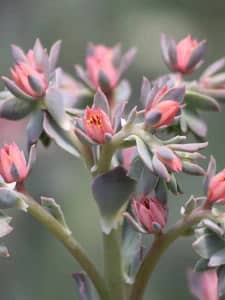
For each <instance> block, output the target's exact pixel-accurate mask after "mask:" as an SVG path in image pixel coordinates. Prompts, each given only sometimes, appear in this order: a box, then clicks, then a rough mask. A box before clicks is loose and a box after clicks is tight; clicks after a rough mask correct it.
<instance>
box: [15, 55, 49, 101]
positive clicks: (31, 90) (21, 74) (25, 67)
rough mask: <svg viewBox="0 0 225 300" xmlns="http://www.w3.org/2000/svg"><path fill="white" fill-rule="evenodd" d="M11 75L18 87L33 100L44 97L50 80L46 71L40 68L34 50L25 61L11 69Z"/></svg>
mask: <svg viewBox="0 0 225 300" xmlns="http://www.w3.org/2000/svg"><path fill="white" fill-rule="evenodd" d="M10 71H11V75H12V78H13V80H14V82H15V83H16V84H17V86H18V87H19V88H20V89H21V90H22V91H23V92H25V93H26V94H28V95H30V96H31V97H33V98H40V97H42V96H43V95H44V93H45V91H46V89H47V87H48V80H47V77H46V74H45V73H44V70H42V69H41V68H40V67H38V64H37V62H36V60H35V57H34V52H33V50H29V51H28V53H27V55H26V60H25V61H20V62H17V64H15V65H14V67H13V68H11V70H10Z"/></svg>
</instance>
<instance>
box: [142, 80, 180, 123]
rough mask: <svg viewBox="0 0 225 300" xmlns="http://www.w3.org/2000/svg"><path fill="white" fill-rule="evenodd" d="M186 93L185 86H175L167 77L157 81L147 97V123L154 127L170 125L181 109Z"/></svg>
mask: <svg viewBox="0 0 225 300" xmlns="http://www.w3.org/2000/svg"><path fill="white" fill-rule="evenodd" d="M184 93H185V88H184V87H176V85H175V86H174V85H173V84H172V83H171V80H168V79H167V78H164V79H161V80H160V81H156V82H155V83H154V85H153V87H152V89H151V90H150V91H149V92H148V94H147V98H146V103H145V106H146V107H145V120H146V124H150V125H151V127H152V128H158V127H161V126H165V125H170V124H171V123H172V122H173V120H174V117H175V116H176V115H177V113H178V111H179V110H180V107H181V104H180V103H179V102H180V101H181V100H183V97H184Z"/></svg>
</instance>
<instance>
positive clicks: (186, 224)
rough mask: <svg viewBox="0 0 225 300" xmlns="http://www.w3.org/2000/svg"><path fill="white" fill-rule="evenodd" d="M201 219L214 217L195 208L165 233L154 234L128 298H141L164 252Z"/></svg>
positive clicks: (136, 299) (139, 299)
mask: <svg viewBox="0 0 225 300" xmlns="http://www.w3.org/2000/svg"><path fill="white" fill-rule="evenodd" d="M203 219H214V218H213V216H212V214H211V213H210V211H209V210H200V209H196V210H195V211H194V212H193V213H192V214H191V215H189V216H186V217H184V218H182V219H181V220H179V221H178V222H177V223H176V224H175V225H174V226H173V227H172V228H171V229H169V230H168V231H167V232H166V233H165V234H158V235H156V236H155V239H154V242H153V244H152V246H151V248H150V250H149V251H148V253H147V254H146V256H145V258H144V260H143V261H142V264H141V266H140V269H139V271H138V273H137V276H136V280H135V283H134V285H133V288H132V290H131V296H130V300H141V299H142V298H143V295H144V291H145V288H146V286H147V283H148V281H149V279H150V277H151V275H152V273H153V271H154V269H155V267H156V266H157V264H158V262H159V260H160V258H161V256H162V255H163V254H164V252H165V251H166V250H167V249H168V248H169V247H170V246H171V245H172V244H173V242H175V241H176V240H177V239H178V238H179V237H180V236H182V234H184V233H185V231H186V230H188V229H189V228H191V227H192V226H193V225H195V224H197V223H199V222H200V221H201V220H203Z"/></svg>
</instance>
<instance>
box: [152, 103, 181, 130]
mask: <svg viewBox="0 0 225 300" xmlns="http://www.w3.org/2000/svg"><path fill="white" fill-rule="evenodd" d="M179 109H180V104H179V103H178V102H177V101H174V100H166V101H162V102H160V103H158V104H156V105H155V107H154V110H156V111H159V112H160V113H161V118H160V119H159V121H158V122H157V123H155V124H154V125H152V128H158V127H161V126H165V125H170V124H171V123H172V122H173V120H174V117H175V116H176V115H177V113H178V111H179ZM150 111H151V110H150Z"/></svg>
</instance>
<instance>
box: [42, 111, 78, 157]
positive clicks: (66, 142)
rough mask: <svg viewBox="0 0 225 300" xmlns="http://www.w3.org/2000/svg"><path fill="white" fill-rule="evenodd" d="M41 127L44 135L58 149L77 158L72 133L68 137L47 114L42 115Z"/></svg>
mask: <svg viewBox="0 0 225 300" xmlns="http://www.w3.org/2000/svg"><path fill="white" fill-rule="evenodd" d="M43 125H44V130H45V131H46V133H47V134H48V135H49V136H50V137H51V138H52V139H53V140H54V141H55V142H56V144H57V145H58V146H59V147H61V148H62V149H64V150H65V151H67V152H69V153H70V154H72V155H74V156H76V157H79V153H78V151H77V149H76V148H75V146H74V143H73V134H72V133H71V136H69V133H67V131H64V130H63V129H62V128H60V127H59V125H58V124H57V123H56V122H55V121H54V119H53V118H52V117H51V116H50V115H49V114H48V113H45V115H44V123H43Z"/></svg>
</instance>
